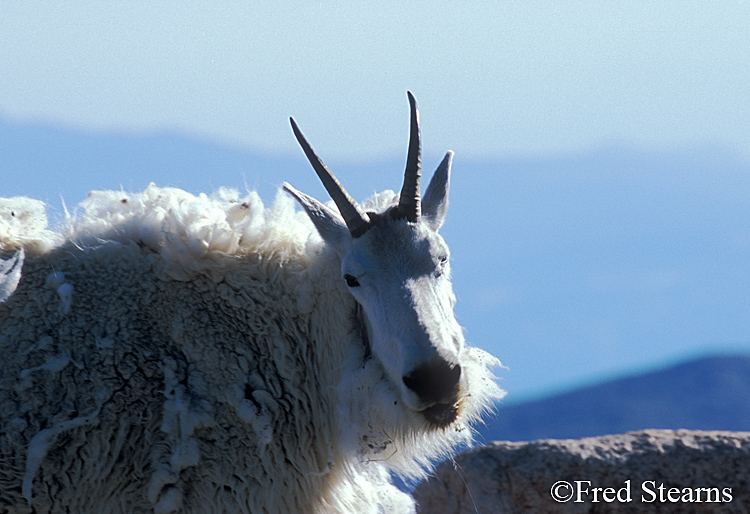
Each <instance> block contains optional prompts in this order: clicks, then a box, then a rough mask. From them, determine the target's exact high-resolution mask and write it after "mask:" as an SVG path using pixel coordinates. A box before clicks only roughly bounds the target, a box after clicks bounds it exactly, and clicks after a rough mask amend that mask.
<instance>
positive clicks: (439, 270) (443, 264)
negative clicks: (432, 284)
mask: <svg viewBox="0 0 750 514" xmlns="http://www.w3.org/2000/svg"><path fill="white" fill-rule="evenodd" d="M447 265H448V257H441V258H440V262H438V265H437V268H436V269H435V276H436V277H440V276H442V275H443V273H445V267H446V266H447Z"/></svg>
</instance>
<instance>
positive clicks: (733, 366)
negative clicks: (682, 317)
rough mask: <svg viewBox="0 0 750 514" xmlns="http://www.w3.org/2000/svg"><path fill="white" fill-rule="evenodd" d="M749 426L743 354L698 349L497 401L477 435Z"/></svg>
mask: <svg viewBox="0 0 750 514" xmlns="http://www.w3.org/2000/svg"><path fill="white" fill-rule="evenodd" d="M649 428H656V429H680V428H686V429H693V430H731V431H750V355H722V356H712V357H704V358H699V359H695V360H691V361H688V362H684V363H681V364H677V365H674V366H671V367H668V368H666V369H661V370H658V371H652V372H648V373H642V374H637V375H633V376H629V377H625V378H620V379H616V380H611V381H608V382H605V383H602V384H599V385H595V386H590V387H583V388H581V389H578V390H575V391H572V392H567V393H564V394H559V395H553V396H549V397H547V398H544V399H540V400H535V401H529V402H524V403H520V404H518V405H511V406H508V407H503V405H502V404H501V405H500V406H499V408H498V411H497V415H496V416H495V417H494V418H493V419H491V420H489V421H488V423H487V426H485V427H480V429H479V431H480V434H481V438H482V439H483V441H481V442H489V441H495V440H507V441H530V440H536V439H578V438H581V437H593V436H600V435H609V434H619V433H623V432H630V431H635V430H642V429H649Z"/></svg>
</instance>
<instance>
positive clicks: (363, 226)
mask: <svg viewBox="0 0 750 514" xmlns="http://www.w3.org/2000/svg"><path fill="white" fill-rule="evenodd" d="M289 121H291V122H292V130H293V131H294V136H295V137H296V138H297V141H298V142H299V144H300V146H301V147H302V150H303V151H304V152H305V155H306V156H307V159H308V160H309V161H310V164H312V167H313V169H314V170H315V173H317V174H318V177H319V178H320V181H321V182H323V186H325V188H326V190H327V191H328V194H329V195H331V199H332V200H333V202H334V203H335V204H336V207H338V209H339V212H340V213H341V216H342V217H343V218H344V222H345V223H346V226H347V228H348V229H349V232H350V233H351V235H352V237H359V236H361V235H362V234H364V233H365V232H367V230H368V229H369V228H370V226H371V225H370V217H369V216H368V215H367V213H366V212H364V211H363V210H362V208H361V207H360V206H359V204H357V202H356V200H354V198H352V197H351V196H350V195H349V193H347V192H346V189H344V186H342V185H341V182H339V181H338V179H337V178H336V177H335V176H334V175H333V173H331V170H329V169H328V167H327V166H326V165H325V164H324V163H323V161H322V160H321V159H320V157H318V154H316V153H315V150H313V149H312V147H311V146H310V143H308V142H307V139H305V136H303V135H302V132H300V130H299V127H297V124H296V123H295V122H294V119H293V118H289Z"/></svg>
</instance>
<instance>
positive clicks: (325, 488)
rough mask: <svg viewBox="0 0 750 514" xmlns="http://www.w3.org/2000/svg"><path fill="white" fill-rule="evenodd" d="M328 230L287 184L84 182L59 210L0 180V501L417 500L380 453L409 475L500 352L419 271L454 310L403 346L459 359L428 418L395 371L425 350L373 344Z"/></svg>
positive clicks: (225, 508)
mask: <svg viewBox="0 0 750 514" xmlns="http://www.w3.org/2000/svg"><path fill="white" fill-rule="evenodd" d="M394 198H395V195H394V194H393V193H392V192H387V193H384V194H380V195H377V196H375V197H374V198H373V199H371V200H370V201H369V202H367V203H366V204H365V208H368V209H371V210H375V211H377V212H381V211H383V210H385V209H386V208H387V207H389V206H390V205H392V203H393V201H394ZM329 205H330V204H329ZM11 213H12V214H11ZM334 250H335V249H333V248H332V247H331V245H330V244H325V243H324V242H323V241H322V239H321V238H320V236H319V235H318V232H317V231H316V230H315V228H314V227H313V225H312V223H311V222H310V220H309V219H308V217H307V216H306V215H305V213H303V212H299V211H296V212H295V209H294V202H293V200H292V199H291V198H290V197H289V196H288V195H286V194H280V195H279V196H278V197H277V198H276V201H275V202H274V204H273V205H272V206H271V207H270V208H264V206H263V204H262V202H261V200H260V198H259V197H258V195H257V194H256V193H249V194H247V195H246V196H245V197H244V198H241V197H240V195H239V194H238V193H237V192H236V191H232V190H227V189H222V190H220V191H218V192H217V193H215V194H214V195H212V196H206V195H198V196H194V195H191V194H188V193H186V192H184V191H181V190H178V189H173V188H159V187H156V186H154V185H153V184H152V185H150V186H148V187H147V188H146V189H145V190H144V191H143V192H141V193H137V194H128V193H123V192H116V191H98V192H93V193H91V194H90V195H89V197H88V198H87V199H86V200H85V201H84V202H82V203H81V204H80V205H79V207H78V208H77V210H76V212H74V213H73V214H72V215H70V216H68V217H67V219H65V220H64V221H63V223H62V227H61V229H60V230H59V232H56V231H51V230H49V229H48V228H47V224H46V215H45V214H44V210H43V208H42V207H41V204H40V203H39V202H36V201H34V200H30V199H26V198H13V199H8V200H0V257H2V258H3V259H4V261H3V263H0V294H1V295H4V296H0V302H2V300H4V302H2V303H0V355H2V356H3V364H2V367H1V368H0V369H2V374H0V426H2V427H3V436H2V437H1V438H0V504H1V505H2V507H3V508H5V509H9V510H8V512H12V513H22V512H23V513H28V512H32V509H33V512H37V513H43V512H55V513H57V512H90V513H98V512H112V513H125V512H129V513H130V512H163V513H169V512H185V513H193V512H195V513H198V512H200V513H219V512H237V513H248V512H269V513H272V512H279V513H281V512H310V513H329V512H330V513H334V512H340V513H343V512H362V513H370V512H372V513H376V512H410V511H413V509H414V505H413V502H412V501H411V499H410V497H409V496H408V495H406V494H404V493H402V492H401V491H399V490H398V489H396V488H395V487H394V486H393V485H391V483H390V480H389V473H390V472H391V471H395V472H397V473H400V474H401V475H403V476H405V477H407V478H411V479H418V478H420V477H422V476H424V474H425V472H426V470H428V469H429V468H430V467H431V465H432V464H434V462H435V460H436V459H439V458H442V457H445V456H447V455H449V454H450V453H451V452H453V451H455V450H456V449H457V448H458V447H460V446H462V445H467V444H469V443H470V441H471V428H470V424H471V423H472V422H474V421H476V420H478V419H479V417H480V416H481V415H482V413H483V412H484V411H485V410H486V409H487V408H488V407H489V406H490V405H491V403H492V402H493V401H494V400H496V399H497V398H499V397H501V396H502V393H501V391H500V390H499V388H498V387H497V386H496V384H495V382H494V378H493V376H492V374H491V373H490V371H489V368H490V367H492V366H495V365H497V364H499V362H498V361H497V360H496V359H495V358H494V357H492V356H490V355H489V354H487V353H485V352H483V351H482V350H479V349H477V348H472V347H470V346H465V345H464V344H463V337H462V335H461V334H460V333H461V329H460V327H459V326H458V325H457V324H455V320H453V318H452V301H453V299H452V293H451V291H450V284H449V282H445V283H443V282H441V283H440V285H439V287H438V286H434V284H432V283H430V284H429V285H428V287H427V289H425V291H427V292H426V293H425V292H420V293H419V294H422V295H427V296H429V295H432V294H433V293H434V291H433V289H430V288H433V286H434V287H436V288H437V289H435V291H437V293H434V294H437V295H438V296H439V297H440V298H442V299H441V300H439V301H440V302H443V303H440V304H439V305H438V307H439V310H440V312H441V314H440V315H437V314H436V312H437V311H433V310H430V309H433V307H430V306H428V307H423V308H424V309H427V311H429V312H427V311H425V312H426V313H421V314H419V316H421V318H420V319H422V318H423V319H428V320H429V319H432V318H433V317H436V318H440V319H441V320H443V321H445V319H448V328H447V329H446V330H447V331H448V332H446V333H448V334H452V336H451V337H452V338H453V339H454V343H453V344H454V347H453V349H448V350H446V349H445V348H437V347H435V348H433V346H435V345H437V344H438V343H433V344H432V346H430V345H429V344H426V343H424V342H423V343H413V344H414V348H415V350H414V352H415V355H416V354H420V352H422V354H425V355H426V354H429V353H430V352H431V351H436V352H438V353H440V354H441V355H445V356H447V358H449V359H451V360H452V361H456V362H459V363H460V365H461V368H462V370H463V373H462V375H461V395H462V396H461V409H460V411H459V414H458V418H457V419H456V421H455V422H454V423H452V424H450V425H449V426H446V427H444V428H435V427H430V426H429V424H428V423H426V422H424V420H423V419H421V418H420V415H419V412H418V408H417V407H415V404H416V403H418V400H417V399H414V398H407V397H406V393H405V391H404V386H403V384H402V383H401V381H400V375H399V376H396V375H395V374H396V373H402V372H404V371H403V370H406V369H408V368H409V366H413V363H414V362H417V361H419V359H422V358H424V356H425V355H422V357H419V356H418V355H417V356H416V357H414V356H412V357H410V356H409V355H406V354H408V353H409V350H408V348H407V349H406V350H398V351H400V352H402V354H403V353H404V352H406V354H404V356H403V358H402V359H400V363H399V364H398V366H400V368H399V369H402V371H398V372H396V371H393V369H391V368H389V367H388V364H387V363H386V362H385V360H387V359H385V358H384V356H383V355H382V354H380V353H379V352H380V351H381V350H379V349H378V347H377V345H378V344H380V343H378V342H377V341H374V342H373V348H372V353H371V352H370V350H369V349H368V348H366V346H365V342H364V340H363V326H362V325H361V324H360V323H359V322H358V319H359V318H358V308H357V303H356V302H355V298H354V297H353V296H352V293H351V292H350V291H349V290H348V289H347V287H346V284H345V283H344V282H343V280H342V278H341V273H342V263H341V258H342V257H341V255H339V252H337V251H334ZM19 252H20V253H19ZM23 252H25V254H24V253H23ZM3 280H5V285H3V284H4V283H3ZM446 280H447V278H446ZM383 287H385V288H386V291H388V289H387V287H388V283H387V281H386V282H383ZM415 287H416V286H415ZM419 287H423V286H422V285H420V286H419ZM388 294H391V292H389V293H388ZM415 298H417V299H416V300H415V301H416V302H417V303H420V304H421V303H424V302H422V300H420V299H419V298H418V295H417V296H415ZM364 301H365V302H367V301H370V300H364ZM373 301H374V300H373ZM373 301H371V303H372V302H373ZM389 301H390V302H391V303H392V304H393V305H394V308H395V309H396V311H394V312H395V314H394V315H398V316H401V317H403V318H404V320H406V321H405V323H408V322H409V320H408V319H407V318H408V316H409V315H408V313H406V314H404V313H401V312H399V309H403V308H408V305H406V304H405V303H404V302H403V301H401V300H398V295H397V294H394V295H392V296H391V297H390V300H389ZM405 305H406V307H404V306H405ZM438 307H434V308H438ZM420 308H422V307H420ZM365 309H367V306H365ZM446 309H447V313H446V312H443V311H445V310H446ZM420 312H421V311H420ZM369 315H370V314H369V313H368V312H365V316H366V317H367V316H369ZM414 316H417V315H416V314H415V315H414ZM446 316H448V317H447V318H446ZM371 318H372V319H370V318H366V319H365V322H366V324H367V325H368V329H369V331H370V333H371V334H374V333H375V332H377V331H378V330H379V328H378V327H373V325H379V324H380V323H381V322H382V320H380V319H379V318H378V317H377V316H372V317H371ZM414 319H417V318H414ZM451 320H452V321H451ZM438 321H439V320H438ZM443 321H440V322H441V323H443ZM425 323H427V325H430V324H432V323H433V322H432V321H427V322H425ZM430 330H433V329H430ZM441 330H442V329H441ZM440 337H443V336H439V337H438V339H440ZM456 338H459V339H460V341H459V339H456ZM456 341H458V342H460V344H458V343H456ZM439 344H440V345H442V343H439ZM457 344H458V346H456V345H457ZM420 345H421V346H420ZM425 352H426V353H425ZM441 352H442V353H441ZM420 355H421V354H420ZM431 355H432V354H430V355H427V357H431ZM409 359H412V361H409ZM404 362H406V364H404ZM409 362H411V364H409ZM394 366H395V365H394ZM394 369H395V368H394ZM415 409H416V410H415ZM3 502H5V503H3Z"/></svg>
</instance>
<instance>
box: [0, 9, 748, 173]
mask: <svg viewBox="0 0 750 514" xmlns="http://www.w3.org/2000/svg"><path fill="white" fill-rule="evenodd" d="M1 12H2V14H1V15H0V112H1V113H3V114H4V115H6V116H11V117H13V118H19V119H24V120H28V119H35V120H48V121H54V122H57V123H60V124H65V125H75V126H79V127H87V128H92V129H101V128H116V129H127V130H132V131H142V130H153V129H160V128H170V129H179V130H182V131H186V132H189V133H192V134H196V135H201V136H204V137H207V138H210V139H213V140H219V141H228V142H232V143H236V144H239V145H242V146H245V147H248V148H252V149H255V150H263V151H278V152H292V151H295V150H296V149H295V148H294V141H290V138H289V137H288V124H287V118H288V116H289V115H294V116H295V117H296V118H297V119H298V121H299V122H300V123H302V126H303V127H305V128H306V130H307V131H308V132H310V133H314V134H316V135H317V136H318V137H319V138H320V141H325V142H326V154H327V155H331V156H334V157H339V156H341V157H352V158H362V157H367V156H382V155H384V154H385V155H390V154H393V153H398V154H399V155H400V153H401V152H402V146H403V139H404V134H405V128H404V123H403V118H404V116H403V109H404V102H405V100H404V94H405V93H404V92H405V91H406V90H407V89H408V90H411V91H413V92H414V93H415V95H416V96H417V99H418V100H419V102H420V107H421V109H422V113H423V119H424V121H425V124H424V129H423V130H424V134H425V139H426V142H428V143H429V148H430V149H434V150H431V151H433V152H435V153H436V154H441V153H442V151H443V150H444V149H447V148H452V149H453V150H455V151H456V152H457V154H458V155H459V156H460V155H467V156H477V155H485V156H487V155H507V154H529V153H533V154H539V153H559V152H565V151H577V150H580V149H586V148H591V147H595V146H598V145H601V144H606V143H611V142H618V143H619V142H627V143H634V144H638V145H641V146H645V147H650V148H661V147H665V146H675V145H690V144H695V143H706V142H708V143H715V144H721V145H726V146H727V147H729V148H731V149H734V150H737V151H739V152H742V153H743V154H744V155H745V156H750V138H748V137H746V133H747V127H748V126H750V102H748V101H747V91H750V51H748V48H750V1H748V0H714V1H680V2H659V1H657V2H654V1H648V0H643V1H633V0H624V1H620V2H602V1H566V2H553V1H535V0H530V1H523V2H521V1H511V2H496V1H470V2H444V1H430V2H419V1H417V2H406V3H405V2H391V1H378V2H369V1H364V2H343V1H334V2H331V1H284V0H282V1H279V2H246V1H241V2H237V1H235V2H231V1H230V2H201V1H198V2H195V1H193V2H190V1H188V2H181V3H179V4H176V3H172V2H139V1H128V2H82V1H73V2H35V1H29V2H3V3H2V11H1Z"/></svg>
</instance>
